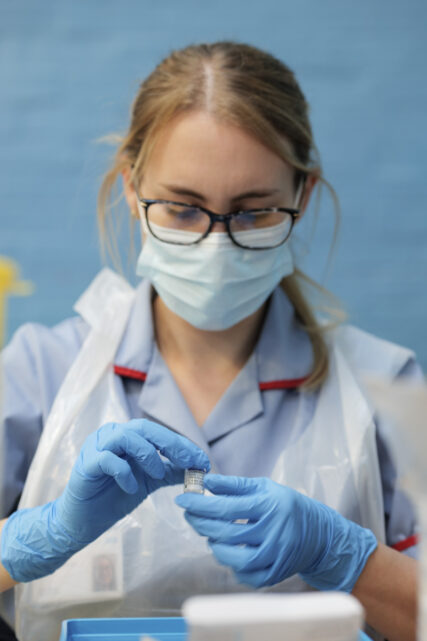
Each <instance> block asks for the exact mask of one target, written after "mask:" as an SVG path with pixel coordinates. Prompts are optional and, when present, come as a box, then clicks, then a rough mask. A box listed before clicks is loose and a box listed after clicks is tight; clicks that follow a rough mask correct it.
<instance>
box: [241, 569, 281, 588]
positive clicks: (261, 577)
mask: <svg viewBox="0 0 427 641" xmlns="http://www.w3.org/2000/svg"><path fill="white" fill-rule="evenodd" d="M234 574H235V577H236V579H237V580H238V582H239V583H244V584H245V585H251V586H252V587H253V588H262V587H263V586H264V585H274V583H277V581H272V579H271V577H270V572H269V568H267V569H265V570H257V571H256V572H235V573H234Z"/></svg>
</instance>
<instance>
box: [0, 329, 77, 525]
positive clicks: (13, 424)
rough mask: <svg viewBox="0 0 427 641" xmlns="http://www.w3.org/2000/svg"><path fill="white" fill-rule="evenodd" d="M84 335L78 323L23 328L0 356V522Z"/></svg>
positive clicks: (13, 503) (22, 479)
mask: <svg viewBox="0 0 427 641" xmlns="http://www.w3.org/2000/svg"><path fill="white" fill-rule="evenodd" d="M87 331H88V328H87V326H86V324H85V323H84V321H82V320H81V319H80V318H79V317H75V318H71V319H67V320H66V321H63V322H62V323H60V324H58V325H56V326H55V327H53V328H48V327H45V326H43V325H38V324H35V323H27V324H25V325H23V326H22V327H21V328H19V329H18V330H17V331H16V333H15V334H14V336H13V337H12V339H11V341H10V343H9V344H8V345H7V346H6V347H5V348H4V350H3V352H2V353H1V360H0V366H1V399H0V408H1V416H0V448H1V449H0V451H1V453H2V460H1V465H0V518H4V517H5V516H7V515H8V514H10V513H11V512H12V511H14V510H15V509H16V507H17V503H18V501H19V497H20V495H21V492H22V489H23V486H24V483H25V479H26V477H27V473H28V469H29V466H30V463H31V460H32V458H33V456H34V453H35V451H36V449H37V445H38V442H39V438H40V435H41V432H42V429H43V425H44V423H45V420H46V418H47V416H48V414H49V411H50V408H51V406H52V403H53V400H54V398H55V396H56V393H57V391H58V389H59V387H60V385H61V383H62V381H63V379H64V377H65V375H66V373H67V371H68V369H69V367H70V365H71V363H72V361H73V360H74V358H75V357H76V355H77V353H78V351H79V349H80V346H81V344H82V342H83V340H84V338H85V335H86V333H87Z"/></svg>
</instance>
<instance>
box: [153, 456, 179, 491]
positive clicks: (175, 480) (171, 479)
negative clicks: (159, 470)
mask: <svg viewBox="0 0 427 641" xmlns="http://www.w3.org/2000/svg"><path fill="white" fill-rule="evenodd" d="M163 466H164V469H165V475H164V477H163V478H162V479H160V480H159V481H158V483H159V487H160V486H163V485H178V484H179V483H184V470H183V469H181V468H180V467H177V466H176V465H174V464H173V463H171V462H170V461H163Z"/></svg>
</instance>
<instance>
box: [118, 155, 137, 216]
mask: <svg viewBox="0 0 427 641" xmlns="http://www.w3.org/2000/svg"><path fill="white" fill-rule="evenodd" d="M131 173H132V170H131V167H130V165H127V166H126V167H125V168H124V169H122V172H121V174H122V178H123V192H124V194H125V197H126V201H127V204H128V206H129V209H130V212H131V215H132V216H133V217H135V218H138V219H139V216H138V206H137V195H136V191H135V187H134V186H133V183H132V181H131Z"/></svg>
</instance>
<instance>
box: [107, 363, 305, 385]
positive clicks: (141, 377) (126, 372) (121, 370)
mask: <svg viewBox="0 0 427 641" xmlns="http://www.w3.org/2000/svg"><path fill="white" fill-rule="evenodd" d="M114 373H115V374H118V375H119V376H123V377H124V378H133V379H135V380H137V381H145V379H146V378H147V373H146V372H140V371H139V370H137V369H130V368H129V367H121V366H120V365H114ZM307 379H308V376H304V377H303V378H289V379H283V380H279V381H268V382H267V383H260V384H259V388H260V390H261V391H264V390H274V389H294V388H296V387H300V386H301V385H302V384H303V383H305V381H306V380H307Z"/></svg>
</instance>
